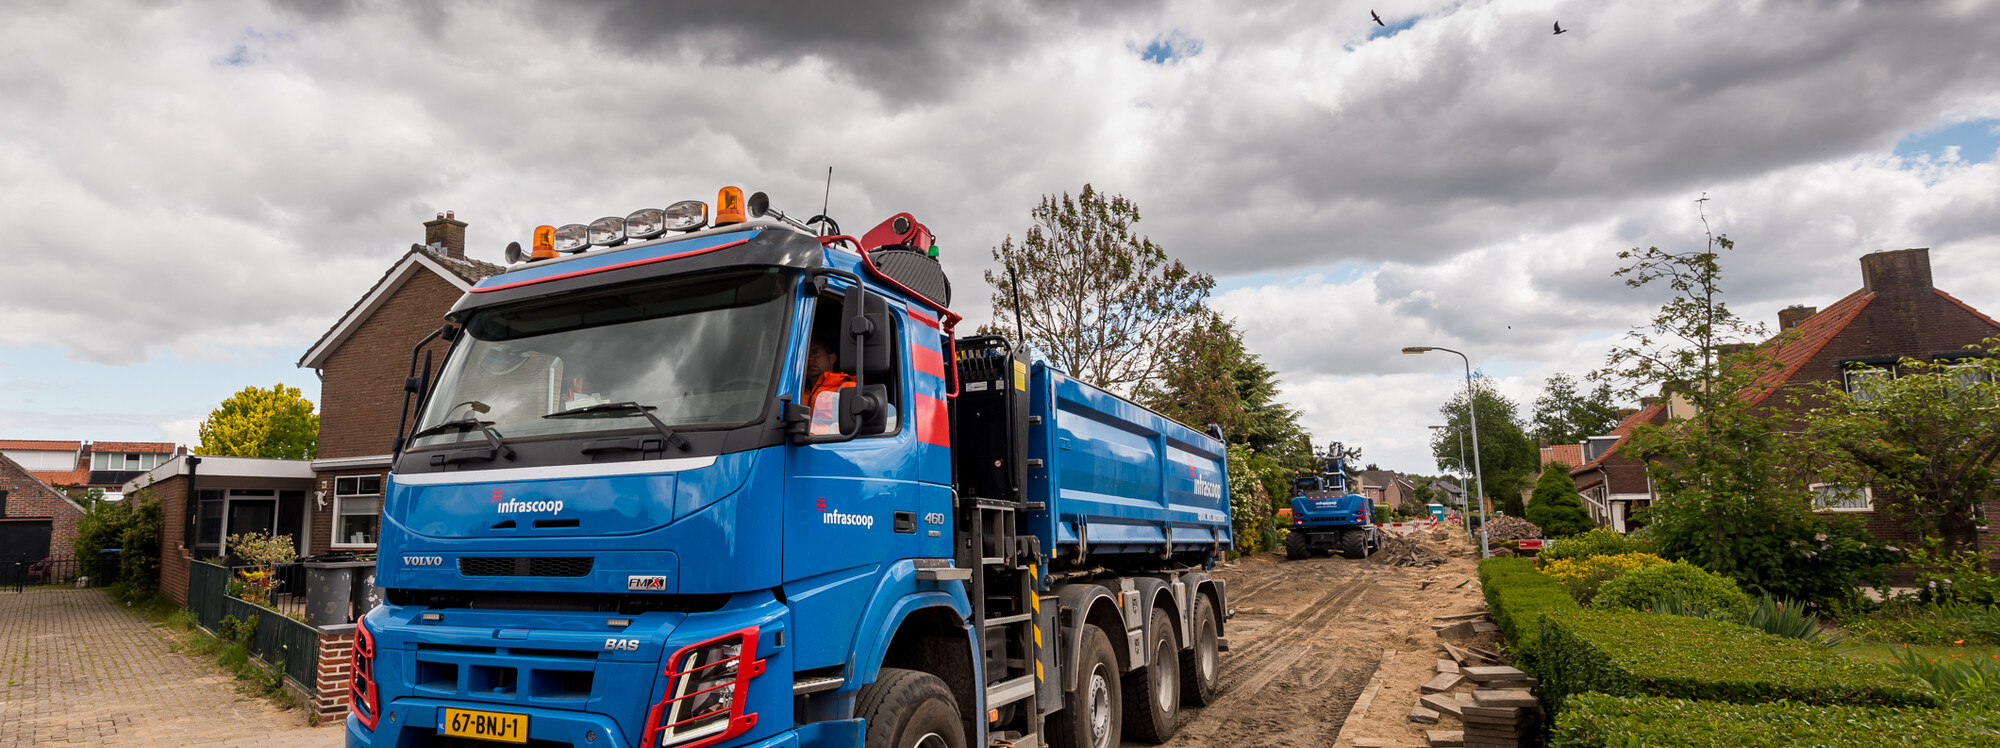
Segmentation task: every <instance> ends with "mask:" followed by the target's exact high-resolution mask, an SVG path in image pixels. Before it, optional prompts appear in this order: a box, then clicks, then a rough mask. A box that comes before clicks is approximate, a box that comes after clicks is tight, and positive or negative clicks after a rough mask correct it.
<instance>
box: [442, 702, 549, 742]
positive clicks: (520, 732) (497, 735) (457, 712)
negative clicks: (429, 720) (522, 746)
mask: <svg viewBox="0 0 2000 748" xmlns="http://www.w3.org/2000/svg"><path fill="white" fill-rule="evenodd" d="M438 734H439V735H452V736H456V737H461V738H478V739H480V740H497V741H500V742H502V743H526V742H528V715H525V714H507V713H504V712H481V711H475V710H472V709H442V710H439V713H438Z"/></svg>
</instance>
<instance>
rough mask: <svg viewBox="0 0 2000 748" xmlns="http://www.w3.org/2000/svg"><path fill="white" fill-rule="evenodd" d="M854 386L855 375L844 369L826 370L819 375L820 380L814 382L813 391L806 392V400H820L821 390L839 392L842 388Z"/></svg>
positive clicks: (812, 401)
mask: <svg viewBox="0 0 2000 748" xmlns="http://www.w3.org/2000/svg"><path fill="white" fill-rule="evenodd" d="M853 386H854V375H852V374H848V373H847V372H843V371H829V372H826V373H824V374H821V375H819V381H817V382H813V386H812V391H811V392H808V393H806V402H807V403H815V402H818V401H819V393H821V392H839V391H840V390H841V389H842V388H845V387H853Z"/></svg>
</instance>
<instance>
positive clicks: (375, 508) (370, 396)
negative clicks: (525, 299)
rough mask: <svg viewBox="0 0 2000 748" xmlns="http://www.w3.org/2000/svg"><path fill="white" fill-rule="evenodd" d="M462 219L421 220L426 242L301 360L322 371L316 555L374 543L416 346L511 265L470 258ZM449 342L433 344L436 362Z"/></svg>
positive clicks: (315, 502) (313, 530) (314, 489)
mask: <svg viewBox="0 0 2000 748" xmlns="http://www.w3.org/2000/svg"><path fill="white" fill-rule="evenodd" d="M465 227H466V224H465V222H463V221H459V220H457V217H456V216H454V215H452V214H451V213H450V212H446V213H442V214H439V215H438V217H437V218H436V219H435V220H431V221H426V222H424V238H425V242H424V243H423V244H416V245H411V247H410V250H409V251H408V252H406V253H404V254H403V256H402V257H400V258H398V259H397V260H396V262H395V264H393V265H391V266H390V267H389V270H388V272H385V273H383V274H382V277H381V278H380V279H378V280H376V281H375V284H374V285H373V286H370V287H369V288H368V290H367V292H365V293H363V294H362V296H361V298H360V299H359V300H357V301H355V302H354V306H352V307H350V308H349V309H348V310H347V311H346V312H345V313H343V314H342V315H341V316H340V318H339V319H337V320H335V322H334V323H333V326H332V327H331V328H328V329H327V331H326V333H325V334H324V335H321V336H320V338H319V340H318V341H317V342H315V343H314V344H313V346H312V348H311V349H310V350H308V351H306V354H305V356H304V357H302V358H300V359H299V366H300V367H302V368H307V369H313V370H315V372H317V373H318V374H319V377H320V399H319V407H320V420H319V456H318V458H317V459H315V460H313V461H312V469H313V471H314V473H315V477H316V480H315V482H314V485H313V487H312V498H313V509H312V515H311V516H312V528H311V533H310V536H311V541H310V547H309V552H310V553H313V554H323V553H338V552H355V553H366V552H370V551H373V550H374V548H375V537H376V531H377V528H378V527H379V526H380V521H381V520H380V515H381V506H382V484H383V479H384V477H385V476H386V475H387V474H388V472H389V461H390V454H389V446H390V442H391V441H392V440H394V439H395V436H396V426H397V422H398V419H399V418H400V417H401V415H402V413H401V411H402V407H403V379H404V377H405V376H407V374H408V372H409V365H410V349H411V348H412V347H414V346H415V345H416V344H417V342H418V341H420V340H423V339H424V337H425V336H427V335H429V334H431V333H432V332H434V331H436V330H437V329H438V327H439V326H441V325H442V324H443V323H444V314H445V312H447V311H449V310H450V309H451V306H452V304H454V303H456V302H457V301H458V298H459V296H461V295H463V294H464V293H465V291H466V290H467V289H469V288H471V287H472V284H474V283H477V282H478V281H480V280H481V279H484V278H486V277H488V276H492V275H496V274H498V273H500V272H501V271H502V270H504V269H505V268H502V267H501V266H498V265H494V264H491V263H486V262H481V261H478V260H473V259H469V258H467V257H466V256H465ZM447 348H448V344H447V343H445V342H443V341H434V342H432V343H430V344H429V346H428V350H430V351H432V352H433V356H434V357H435V358H434V361H435V362H436V363H437V364H438V365H442V364H443V362H444V353H445V350H446V349H447ZM412 418H414V414H412Z"/></svg>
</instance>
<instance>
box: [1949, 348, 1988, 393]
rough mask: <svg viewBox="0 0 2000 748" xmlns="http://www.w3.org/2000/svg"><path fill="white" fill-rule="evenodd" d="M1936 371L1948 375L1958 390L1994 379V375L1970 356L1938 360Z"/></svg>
mask: <svg viewBox="0 0 2000 748" xmlns="http://www.w3.org/2000/svg"><path fill="white" fill-rule="evenodd" d="M1935 371H1936V372H1937V373H1939V374H1942V375H1944V376H1946V377H1950V378H1951V380H1952V385H1953V386H1954V388H1955V389H1958V390H1964V389H1965V388H1968V387H1971V386H1972V385H1975V384H1979V383H1981V382H1990V381H1993V375H1992V374H1989V373H1987V371H1986V370H1985V369H1983V368H1980V366H1979V362H1978V361H1976V360H1974V359H1972V358H1971V357H1969V356H1967V357H1959V358H1956V359H1941V360H1939V361H1938V362H1937V368H1936V369H1935Z"/></svg>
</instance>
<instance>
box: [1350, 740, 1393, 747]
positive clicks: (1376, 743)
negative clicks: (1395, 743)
mask: <svg viewBox="0 0 2000 748" xmlns="http://www.w3.org/2000/svg"><path fill="white" fill-rule="evenodd" d="M1354 748H1389V741H1387V740H1384V739H1382V738H1355V739H1354Z"/></svg>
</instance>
